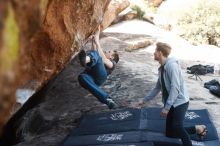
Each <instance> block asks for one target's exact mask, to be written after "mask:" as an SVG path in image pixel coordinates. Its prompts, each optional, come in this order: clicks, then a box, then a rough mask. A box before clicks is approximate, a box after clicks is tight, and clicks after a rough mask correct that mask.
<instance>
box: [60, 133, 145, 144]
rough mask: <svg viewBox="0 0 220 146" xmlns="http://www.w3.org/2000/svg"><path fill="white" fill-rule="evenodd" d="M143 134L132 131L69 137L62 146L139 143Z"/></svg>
mask: <svg viewBox="0 0 220 146" xmlns="http://www.w3.org/2000/svg"><path fill="white" fill-rule="evenodd" d="M141 139H142V138H141V132H139V131H130V132H120V133H109V134H97V135H83V136H69V137H67V139H66V140H65V141H64V143H63V145H62V146H88V145H101V144H102V145H104V144H120V143H137V142H140V141H141Z"/></svg>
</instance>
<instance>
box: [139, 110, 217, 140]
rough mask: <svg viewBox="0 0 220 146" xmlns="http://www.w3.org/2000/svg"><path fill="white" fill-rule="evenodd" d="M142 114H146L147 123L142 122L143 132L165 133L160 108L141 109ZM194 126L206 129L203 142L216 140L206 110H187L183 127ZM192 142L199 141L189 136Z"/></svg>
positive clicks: (215, 133)
mask: <svg viewBox="0 0 220 146" xmlns="http://www.w3.org/2000/svg"><path fill="white" fill-rule="evenodd" d="M142 110H143V111H144V113H147V122H145V121H144V123H143V124H142V125H144V124H145V126H144V127H146V128H145V130H148V131H152V132H160V133H165V125H166V120H165V118H162V117H160V110H161V109H160V108H143V109H142ZM196 124H205V125H206V126H207V128H208V131H209V132H208V134H207V136H206V137H205V139H204V140H207V141H208V140H217V139H218V134H217V131H216V129H215V127H214V125H213V123H212V121H211V119H210V115H209V113H208V111H207V110H206V109H202V110H188V111H187V113H186V116H185V120H184V126H185V127H188V126H194V125H196ZM190 137H191V139H192V140H197V141H199V140H200V139H199V138H198V136H197V135H196V134H194V135H190Z"/></svg>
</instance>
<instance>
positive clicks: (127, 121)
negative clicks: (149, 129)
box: [72, 108, 146, 135]
mask: <svg viewBox="0 0 220 146" xmlns="http://www.w3.org/2000/svg"><path fill="white" fill-rule="evenodd" d="M140 120H141V121H142V122H140ZM144 120H146V119H145V118H144V117H142V114H141V110H140V109H132V108H129V109H125V110H119V111H114V112H106V113H99V114H96V115H86V116H84V117H83V118H82V120H81V122H80V125H79V126H78V127H77V128H76V129H74V131H73V132H72V135H89V134H90V135H93V134H101V133H113V132H123V131H134V130H140V129H144V128H146V127H143V125H140V124H141V123H146V122H144ZM144 126H146V125H144Z"/></svg>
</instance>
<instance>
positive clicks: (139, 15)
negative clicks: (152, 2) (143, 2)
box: [131, 5, 145, 20]
mask: <svg viewBox="0 0 220 146" xmlns="http://www.w3.org/2000/svg"><path fill="white" fill-rule="evenodd" d="M131 9H132V10H133V11H136V13H137V17H138V19H141V20H142V19H143V17H144V14H145V12H144V11H143V10H142V9H141V8H140V7H139V6H137V5H135V6H133V7H132V8H131Z"/></svg>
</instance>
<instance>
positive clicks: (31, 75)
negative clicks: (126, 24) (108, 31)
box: [0, 0, 110, 129]
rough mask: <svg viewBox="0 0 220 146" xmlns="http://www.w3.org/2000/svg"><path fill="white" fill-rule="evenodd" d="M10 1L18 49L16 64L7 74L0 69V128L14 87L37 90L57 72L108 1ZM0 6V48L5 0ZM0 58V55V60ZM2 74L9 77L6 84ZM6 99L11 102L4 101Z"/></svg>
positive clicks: (95, 23)
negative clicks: (17, 29)
mask: <svg viewBox="0 0 220 146" xmlns="http://www.w3.org/2000/svg"><path fill="white" fill-rule="evenodd" d="M10 2H11V3H10V7H11V8H12V10H13V13H14V18H15V20H16V22H17V23H16V24H17V27H18V28H19V34H18V37H19V47H18V48H19V50H18V54H17V57H16V60H17V61H15V62H14V63H13V64H12V66H11V67H10V68H9V69H8V71H4V70H3V69H2V68H1V66H0V70H1V73H0V87H4V88H5V90H6V93H7V94H3V92H2V91H3V90H2V89H1V92H0V99H1V100H0V101H1V104H3V102H2V101H6V102H5V104H3V105H1V112H0V113H1V115H0V117H1V118H2V120H0V129H2V125H3V124H4V123H5V121H6V120H7V119H8V117H9V116H6V115H9V112H10V109H11V108H12V104H13V103H15V96H14V91H15V90H16V88H27V87H30V85H31V88H33V89H35V90H39V89H40V88H41V87H42V86H43V85H45V84H46V83H47V82H48V80H49V79H51V78H52V77H54V76H55V75H56V74H57V73H59V72H60V71H61V70H62V68H63V67H64V66H65V64H66V63H68V61H69V60H70V59H71V56H74V55H76V54H77V53H78V51H79V50H80V49H81V47H82V44H83V43H84V41H85V39H86V38H88V36H90V35H91V34H92V33H93V32H94V31H95V30H96V28H97V27H98V25H99V24H100V23H101V20H102V19H103V16H104V13H105V11H106V9H107V6H108V4H109V2H110V0H102V1H94V0H87V1H81V0H74V1H72V0H67V1H62V0H50V1H48V0H41V1H39V0H31V1H30V0H24V1H17V0H12V1H10ZM0 4H1V5H0V11H1V12H3V13H1V17H0V19H1V23H0V36H1V37H0V46H2V39H1V38H2V36H3V34H2V32H3V29H4V27H3V26H4V19H5V18H4V17H3V16H5V17H6V16H7V15H6V14H7V12H8V7H7V6H8V5H7V1H6V0H4V1H1V2H0ZM0 48H2V47H0ZM7 49H8V48H6V50H7ZM0 50H1V49H0ZM8 57H10V55H9V56H8ZM1 58H2V57H1V56H0V60H1V61H2V60H3V59H1ZM3 61H4V60H3ZM14 73H16V75H15V74H14ZM4 74H6V75H7V76H10V75H11V76H12V77H11V80H12V81H11V82H10V84H9V82H8V79H7V78H5V75H4ZM12 89H13V90H12ZM9 97H11V98H9ZM9 99H11V100H12V101H10V102H8V101H7V100H9ZM9 103H10V104H9ZM5 107H6V108H5Z"/></svg>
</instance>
